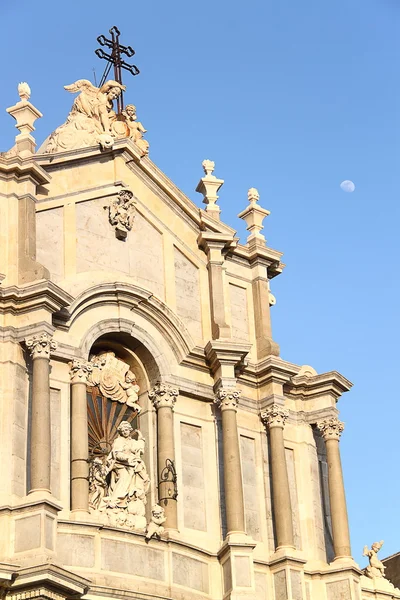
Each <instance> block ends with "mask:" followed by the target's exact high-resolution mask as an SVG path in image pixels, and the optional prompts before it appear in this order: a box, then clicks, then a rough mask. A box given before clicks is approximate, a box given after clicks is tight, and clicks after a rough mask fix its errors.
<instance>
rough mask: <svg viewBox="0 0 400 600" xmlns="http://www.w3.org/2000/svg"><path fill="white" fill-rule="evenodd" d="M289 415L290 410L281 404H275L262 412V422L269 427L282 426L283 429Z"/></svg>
mask: <svg viewBox="0 0 400 600" xmlns="http://www.w3.org/2000/svg"><path fill="white" fill-rule="evenodd" d="M288 417H289V412H288V411H287V410H286V409H285V408H283V407H282V406H279V404H273V405H272V406H270V407H269V408H267V409H266V410H265V411H264V412H262V413H261V420H262V422H263V423H264V425H265V426H266V427H269V428H271V427H281V428H282V429H283V428H284V427H285V423H286V420H287V418H288Z"/></svg>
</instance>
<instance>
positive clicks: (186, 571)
mask: <svg viewBox="0 0 400 600" xmlns="http://www.w3.org/2000/svg"><path fill="white" fill-rule="evenodd" d="M172 580H173V582H174V583H177V584H178V585H184V586H186V587H189V588H192V589H194V590H197V591H199V592H204V593H205V594H208V589H209V584H208V565H207V563H205V562H203V561H200V560H196V559H195V558H191V557H190V556H183V555H182V554H177V553H176V552H173V553H172Z"/></svg>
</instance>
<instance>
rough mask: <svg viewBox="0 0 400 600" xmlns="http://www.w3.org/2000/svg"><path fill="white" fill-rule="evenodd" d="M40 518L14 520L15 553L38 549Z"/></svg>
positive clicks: (37, 516) (35, 516)
mask: <svg viewBox="0 0 400 600" xmlns="http://www.w3.org/2000/svg"><path fill="white" fill-rule="evenodd" d="M40 542H41V517H40V515H31V516H29V517H22V518H21V519H16V520H15V552H26V551H27V550H34V549H35V548H40Z"/></svg>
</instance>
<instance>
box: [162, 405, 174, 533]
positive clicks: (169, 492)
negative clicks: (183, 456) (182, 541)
mask: <svg viewBox="0 0 400 600" xmlns="http://www.w3.org/2000/svg"><path fill="white" fill-rule="evenodd" d="M157 444H158V454H157V462H158V482H159V483H158V496H159V499H160V505H161V506H162V507H163V508H164V513H165V517H166V519H167V521H166V527H167V528H168V529H177V528H178V517H177V503H176V499H175V498H172V497H171V496H173V494H174V485H173V484H171V481H168V480H166V481H163V479H162V473H163V470H164V469H165V467H166V464H167V460H171V461H172V462H173V463H174V465H175V444H174V413H173V411H172V406H159V408H158V411H157Z"/></svg>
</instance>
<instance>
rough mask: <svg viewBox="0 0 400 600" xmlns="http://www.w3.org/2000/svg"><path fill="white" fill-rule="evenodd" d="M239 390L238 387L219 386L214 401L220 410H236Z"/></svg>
mask: <svg viewBox="0 0 400 600" xmlns="http://www.w3.org/2000/svg"><path fill="white" fill-rule="evenodd" d="M240 394H241V390H239V389H238V388H234V387H232V388H228V387H225V388H220V389H219V390H218V392H217V394H216V397H215V403H216V404H217V406H219V408H220V409H221V410H237V407H238V404H239V398H240Z"/></svg>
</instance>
